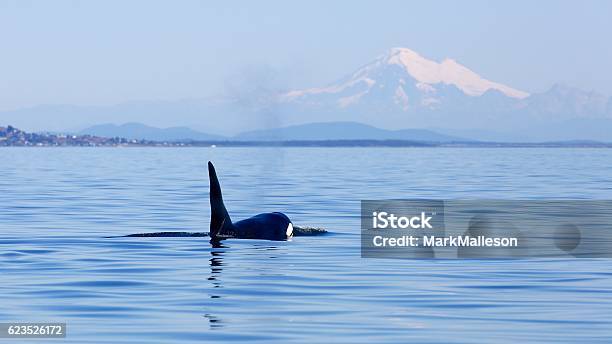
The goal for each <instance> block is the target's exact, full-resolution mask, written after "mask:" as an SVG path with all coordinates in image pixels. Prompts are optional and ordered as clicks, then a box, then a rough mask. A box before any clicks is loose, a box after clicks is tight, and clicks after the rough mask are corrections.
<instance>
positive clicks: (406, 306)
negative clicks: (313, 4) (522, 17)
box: [0, 148, 612, 343]
mask: <svg viewBox="0 0 612 344" xmlns="http://www.w3.org/2000/svg"><path fill="white" fill-rule="evenodd" d="M0 156H1V157H2V161H3V168H2V169H0V204H1V205H2V207H1V208H0V224H1V226H2V230H1V232H0V244H1V246H0V275H1V276H2V288H0V298H1V299H2V306H3V307H1V308H0V322H9V321H49V322H51V321H53V322H66V323H67V324H68V331H67V333H68V336H67V338H66V341H68V342H74V343H93V342H95V343H116V342H118V341H119V342H125V341H128V340H129V341H131V342H135V343H154V342H181V343H199V342H202V341H219V340H230V341H234V340H247V339H249V340H255V341H260V342H270V341H282V342H302V341H304V342H314V341H320V342H321V341H322V342H329V341H334V340H341V341H343V342H346V341H350V342H371V341H372V340H373V339H374V338H375V339H376V341H386V342H398V341H417V342H441V343H442V342H443V343H448V342H464V341H465V338H469V339H470V342H482V343H488V342H490V341H491V338H494V339H495V340H496V341H500V342H516V341H519V340H527V341H565V342H575V341H588V342H602V343H604V342H610V341H611V340H612V330H610V329H611V328H612V321H611V320H610V318H609V314H612V297H611V296H612V270H611V268H610V261H609V260H590V259H556V260H541V259H540V260H515V261H512V260H510V261H499V260H498V261H496V260H490V261H477V260H472V261H468V260H456V261H442V260H390V259H363V258H361V257H360V250H359V245H360V237H359V225H360V222H359V214H360V212H359V202H360V200H361V199H389V198H436V199H546V198H553V199H611V198H612V177H611V176H610V173H609V162H610V161H612V150H608V149H526V148H522V149H505V148H504V149H477V148H466V149H460V148H449V149H443V148H372V149H367V148H338V149H330V148H287V149H275V148H214V149H213V148H126V149H121V148H108V149H106V148H96V149H91V148H89V149H88V148H58V149H27V148H6V149H2V150H0ZM208 160H212V161H213V162H214V163H215V166H216V167H217V171H218V173H219V178H220V181H221V186H222V189H223V192H224V199H225V202H226V205H227V207H228V210H229V211H230V214H231V215H232V218H233V219H240V218H243V217H247V216H250V215H254V214H256V213H259V212H265V211H283V212H285V213H286V214H287V215H289V216H290V217H291V219H292V220H293V222H294V223H295V224H297V225H307V226H317V227H323V228H325V229H327V230H328V231H330V232H331V234H330V235H327V236H323V237H296V238H294V239H293V240H291V241H288V242H270V241H261V240H227V241H225V242H224V243H223V247H220V248H212V247H211V245H210V244H209V243H208V241H207V240H206V238H106V237H108V236H117V235H125V234H132V233H143V232H161V231H189V232H203V231H208V221H209V208H208V207H209V205H208V179H207V172H206V162H207V161H208ZM485 330H486V332H485ZM306 338H307V339H306ZM20 342H24V343H26V342H27V341H25V340H24V341H20ZM36 342H40V341H39V340H37V341H36Z"/></svg>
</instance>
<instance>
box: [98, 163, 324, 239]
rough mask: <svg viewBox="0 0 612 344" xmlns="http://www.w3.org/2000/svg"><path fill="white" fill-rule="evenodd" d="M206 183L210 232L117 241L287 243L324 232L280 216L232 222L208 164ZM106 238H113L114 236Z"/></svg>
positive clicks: (279, 214)
mask: <svg viewBox="0 0 612 344" xmlns="http://www.w3.org/2000/svg"><path fill="white" fill-rule="evenodd" d="M208 177H209V179H210V210H211V217H210V232H209V233H205V232H156V233H137V234H128V235H121V236H118V237H124V238H125V237H210V238H211V242H218V241H219V240H222V239H227V238H238V239H266V240H287V239H289V238H291V237H293V236H315V235H323V234H327V233H328V232H327V231H326V230H324V229H322V228H316V227H300V226H294V225H293V223H292V222H291V220H290V219H289V217H287V215H285V214H283V213H278V212H274V213H265V214H259V215H255V216H253V217H251V218H248V219H245V220H241V221H238V222H232V219H231V218H230V216H229V214H228V212H227V209H226V208H225V204H223V196H222V195H221V186H220V185H219V179H218V178H217V173H216V172H215V167H214V166H213V164H212V163H211V162H210V161H209V162H208ZM108 238H115V237H114V236H111V237H108Z"/></svg>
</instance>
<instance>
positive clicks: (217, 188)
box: [208, 161, 232, 238]
mask: <svg viewBox="0 0 612 344" xmlns="http://www.w3.org/2000/svg"><path fill="white" fill-rule="evenodd" d="M208 178H209V180H210V237H211V238H215V237H216V236H217V235H219V234H220V233H222V232H223V231H222V229H223V228H225V227H230V226H231V225H232V220H231V219H230V216H229V214H228V213H227V209H225V204H223V196H222V194H221V185H220V184H219V179H218V178H217V172H216V171H215V166H213V164H212V162H210V161H209V162H208Z"/></svg>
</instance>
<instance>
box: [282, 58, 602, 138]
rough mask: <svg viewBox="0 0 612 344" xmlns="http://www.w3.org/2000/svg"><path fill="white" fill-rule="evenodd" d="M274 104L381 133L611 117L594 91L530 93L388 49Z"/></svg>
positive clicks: (296, 114) (289, 112) (292, 116)
mask: <svg viewBox="0 0 612 344" xmlns="http://www.w3.org/2000/svg"><path fill="white" fill-rule="evenodd" d="M279 99H280V100H279V102H280V104H282V105H281V106H282V109H283V111H282V112H283V114H285V115H286V120H287V121H289V122H292V123H293V122H298V123H299V122H310V121H326V120H334V121H338V120H351V121H360V122H364V123H368V124H371V125H377V126H382V127H385V128H389V129H390V128H393V127H398V128H415V127H420V128H427V127H435V128H441V127H443V128H452V129H486V130H497V131H499V130H502V131H506V132H508V131H516V130H520V131H525V130H527V129H529V130H531V128H532V127H537V126H539V125H540V124H541V125H542V126H544V127H545V126H546V125H545V124H544V123H545V122H546V123H551V122H555V121H564V120H569V119H575V118H578V117H580V118H605V117H608V118H610V117H612V111H611V110H612V105H611V104H612V100H610V99H608V98H607V97H604V96H603V95H600V94H597V93H595V92H584V91H580V90H577V89H573V88H569V87H566V86H560V85H557V86H555V87H553V88H552V89H551V90H549V91H547V92H542V93H538V94H533V95H530V94H529V93H527V92H525V91H522V90H518V89H515V88H512V87H510V86H507V85H504V84H501V83H498V82H494V81H491V80H488V79H486V78H485V77H482V76H480V75H479V74H477V73H476V72H474V71H472V70H470V69H469V68H467V67H465V66H463V65H461V64H460V63H458V62H457V61H455V60H452V59H445V60H443V61H441V62H437V61H433V60H430V59H427V58H425V57H423V56H421V55H419V54H418V53H416V52H414V51H412V50H410V49H407V48H393V49H390V50H389V51H388V52H387V53H386V54H384V55H382V56H380V57H378V58H377V59H375V60H374V61H372V62H371V63H369V64H367V65H365V66H363V67H361V68H359V69H358V70H357V71H355V72H354V73H352V74H350V75H348V76H346V77H344V78H342V79H340V80H338V81H336V82H334V83H332V84H331V85H329V86H326V87H321V88H310V89H305V90H293V91H290V92H286V93H284V94H282V95H281V96H280V97H279ZM526 127H527V129H526ZM536 136H537V135H536Z"/></svg>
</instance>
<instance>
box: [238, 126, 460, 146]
mask: <svg viewBox="0 0 612 344" xmlns="http://www.w3.org/2000/svg"><path fill="white" fill-rule="evenodd" d="M234 139H238V140H255V141H260V140H267V141H271V140H406V141H424V142H461V141H469V140H466V139H464V138H459V137H455V136H450V135H443V134H439V133H437V132H434V131H431V130H427V129H401V130H387V129H380V128H376V127H373V126H371V125H367V124H362V123H356V122H326V123H309V124H302V125H294V126H289V127H284V128H275V129H265V130H254V131H247V132H244V133H242V134H239V135H237V136H235V137H234Z"/></svg>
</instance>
